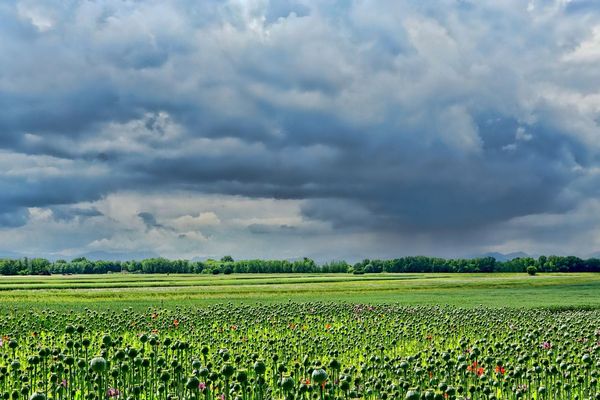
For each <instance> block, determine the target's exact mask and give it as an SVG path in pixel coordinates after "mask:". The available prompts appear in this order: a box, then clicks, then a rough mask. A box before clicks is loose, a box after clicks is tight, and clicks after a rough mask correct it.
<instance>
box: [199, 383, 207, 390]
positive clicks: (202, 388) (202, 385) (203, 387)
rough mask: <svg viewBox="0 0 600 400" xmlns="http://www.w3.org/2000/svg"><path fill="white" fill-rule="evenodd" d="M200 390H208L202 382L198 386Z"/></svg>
mask: <svg viewBox="0 0 600 400" xmlns="http://www.w3.org/2000/svg"><path fill="white" fill-rule="evenodd" d="M198 389H200V390H204V389H206V383H204V382H200V383H199V384H198Z"/></svg>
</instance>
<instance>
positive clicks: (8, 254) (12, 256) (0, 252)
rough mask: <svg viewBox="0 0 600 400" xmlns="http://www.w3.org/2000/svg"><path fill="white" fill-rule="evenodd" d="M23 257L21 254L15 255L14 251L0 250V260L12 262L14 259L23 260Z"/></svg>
mask: <svg viewBox="0 0 600 400" xmlns="http://www.w3.org/2000/svg"><path fill="white" fill-rule="evenodd" d="M23 257H25V256H24V255H23V254H21V253H17V252H14V251H7V250H6V251H5V250H0V259H2V258H10V259H12V260H14V259H17V258H23Z"/></svg>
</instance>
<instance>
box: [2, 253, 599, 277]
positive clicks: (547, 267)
mask: <svg viewBox="0 0 600 400" xmlns="http://www.w3.org/2000/svg"><path fill="white" fill-rule="evenodd" d="M532 266H533V267H535V268H536V271H538V272H600V259H598V258H589V259H581V258H579V257H575V256H540V257H538V258H532V257H522V258H515V259H512V260H508V261H498V260H496V259H495V258H493V257H480V258H469V259H445V258H438V257H426V256H410V257H401V258H394V259H388V260H378V259H365V260H363V261H360V262H357V263H355V264H350V263H347V262H346V261H332V262H328V263H324V264H320V265H319V264H317V263H316V262H315V261H314V260H312V259H310V258H303V259H301V260H295V261H289V260H234V259H233V258H232V257H231V256H225V257H223V258H221V259H220V260H212V259H209V260H206V261H190V260H169V259H166V258H148V259H145V260H139V261H136V260H133V261H106V260H100V261H92V260H88V259H86V258H84V257H78V258H74V259H72V260H70V261H66V260H57V261H54V262H51V261H49V260H47V259H44V258H20V259H0V275H50V274H106V273H120V272H126V273H142V274H154V273H163V274H165V273H172V274H183V273H185V274H215V275H216V274H232V273H236V274H238V273H354V274H364V273H381V272H396V273H424V272H459V273H473V272H526V271H527V268H528V267H532Z"/></svg>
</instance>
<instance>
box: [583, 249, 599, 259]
mask: <svg viewBox="0 0 600 400" xmlns="http://www.w3.org/2000/svg"><path fill="white" fill-rule="evenodd" d="M586 258H600V251H595V252H593V253H591V254H589V255H588V256H587V257H586Z"/></svg>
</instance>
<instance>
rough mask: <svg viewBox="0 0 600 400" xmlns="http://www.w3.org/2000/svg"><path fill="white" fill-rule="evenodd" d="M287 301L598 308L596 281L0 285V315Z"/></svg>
mask: <svg viewBox="0 0 600 400" xmlns="http://www.w3.org/2000/svg"><path fill="white" fill-rule="evenodd" d="M288 300H293V301H299V302H307V301H324V302H332V301H334V302H352V303H370V304H372V303H400V304H405V305H453V306H460V307H475V306H478V305H485V306H490V307H527V308H531V307H581V306H585V307H600V275H599V274H585V273H581V274H558V273H557V274H542V275H538V276H535V277H530V276H527V275H525V274H498V273H496V274H372V275H364V276H356V275H345V274H344V275H342V274H329V275H328V274H273V275H268V274H246V275H244V274H234V275H218V276H212V275H137V274H109V275H73V276H42V277H20V276H17V277H2V278H0V307H25V308H30V307H46V306H51V307H59V308H60V307H69V308H70V307H79V308H82V307H91V308H94V307H99V308H105V307H117V308H122V307H123V306H132V307H134V308H142V307H150V306H165V307H172V306H176V305H206V304H214V303H226V302H233V303H242V302H243V303H255V302H261V303H264V302H268V303H274V302H285V301H288Z"/></svg>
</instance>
